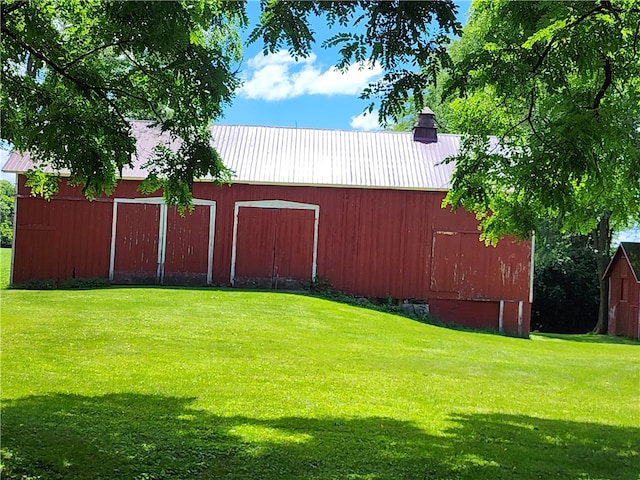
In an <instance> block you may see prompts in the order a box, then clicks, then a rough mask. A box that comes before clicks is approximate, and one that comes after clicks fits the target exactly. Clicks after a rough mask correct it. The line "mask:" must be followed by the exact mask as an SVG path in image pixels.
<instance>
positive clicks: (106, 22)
mask: <svg viewBox="0 0 640 480" xmlns="http://www.w3.org/2000/svg"><path fill="white" fill-rule="evenodd" d="M0 16H1V19H2V20H1V33H2V46H1V48H0V54H1V56H2V78H1V80H2V81H1V88H0V108H1V110H2V117H3V118H2V127H3V128H2V138H3V139H4V140H6V141H8V142H9V143H10V144H12V145H13V146H14V148H15V149H17V150H20V151H25V152H26V151H28V152H29V153H30V155H31V157H32V159H33V160H35V161H36V162H37V163H39V164H40V165H41V166H43V167H46V166H48V167H50V168H52V169H54V170H61V169H66V170H68V171H69V172H70V174H71V180H72V182H73V183H74V184H82V185H83V189H84V193H85V195H86V196H87V197H89V198H93V197H95V196H97V195H100V194H101V193H103V192H106V193H110V192H112V191H113V189H114V187H115V185H116V178H117V174H118V173H119V172H120V171H121V170H122V168H123V167H124V166H126V165H130V164H131V161H132V155H133V154H134V153H135V140H134V139H133V138H132V136H131V131H130V126H129V125H130V122H129V119H130V118H145V119H151V120H152V121H153V124H156V125H160V127H161V128H162V130H163V131H167V132H169V133H170V135H171V137H172V138H174V139H179V141H180V142H181V146H180V147H179V149H178V151H177V152H172V151H171V150H169V149H168V148H166V147H162V146H161V147H159V148H158V150H157V152H156V156H155V159H154V160H152V162H151V163H150V164H149V165H148V168H149V171H150V177H149V179H148V182H147V183H146V184H145V185H144V187H145V189H146V190H152V189H156V188H159V187H164V196H165V200H166V201H167V203H168V204H182V205H184V204H188V203H189V201H190V199H191V194H190V190H191V185H192V182H193V179H194V177H204V176H207V175H210V176H211V177H213V178H214V179H217V180H225V179H226V178H228V175H229V172H228V170H227V169H226V168H225V167H224V165H223V163H222V161H221V159H220V157H219V155H218V154H217V153H216V151H215V150H214V149H213V148H212V146H211V142H210V140H211V139H210V133H209V129H208V125H209V122H210V121H212V120H213V119H215V118H217V117H218V116H220V114H221V112H222V108H223V106H224V105H225V104H227V103H228V102H230V100H231V98H232V96H233V92H234V91H235V89H236V87H237V86H238V85H239V80H238V78H237V76H236V73H235V69H236V63H237V62H238V61H239V60H240V54H241V43H240V41H239V35H238V31H237V27H238V26H241V25H244V24H245V23H246V17H245V13H244V5H243V4H242V3H237V2H224V1H214V0H211V1H208V0H202V1H199V2H190V1H189V2H187V1H184V2H112V1H107V0H39V1H37V2H34V1H26V0H7V1H4V0H3V2H2V4H1V11H0ZM30 184H31V185H32V186H34V187H35V188H36V190H39V191H41V192H43V193H47V194H52V193H55V191H56V188H57V187H56V184H55V182H54V183H52V182H51V177H48V176H43V175H39V176H33V177H32V178H31V180H30Z"/></svg>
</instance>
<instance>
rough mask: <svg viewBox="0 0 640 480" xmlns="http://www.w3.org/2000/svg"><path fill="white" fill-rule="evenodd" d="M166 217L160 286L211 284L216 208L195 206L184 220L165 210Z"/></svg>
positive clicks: (174, 210) (175, 212)
mask: <svg viewBox="0 0 640 480" xmlns="http://www.w3.org/2000/svg"><path fill="white" fill-rule="evenodd" d="M166 215H167V216H166V225H167V227H166V235H165V245H164V259H163V260H164V261H163V262H162V271H161V283H162V284H163V285H192V286H198V285H208V284H210V283H211V270H212V262H213V235H214V228H213V227H214V225H215V205H202V204H200V205H198V204H196V205H195V206H194V210H193V211H192V212H191V213H186V214H185V215H184V216H180V215H179V214H178V212H177V211H176V209H175V208H168V209H167V214H166Z"/></svg>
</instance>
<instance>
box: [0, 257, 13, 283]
mask: <svg viewBox="0 0 640 480" xmlns="http://www.w3.org/2000/svg"><path fill="white" fill-rule="evenodd" d="M10 274H11V249H10V248H0V289H3V288H7V286H8V285H9V277H10Z"/></svg>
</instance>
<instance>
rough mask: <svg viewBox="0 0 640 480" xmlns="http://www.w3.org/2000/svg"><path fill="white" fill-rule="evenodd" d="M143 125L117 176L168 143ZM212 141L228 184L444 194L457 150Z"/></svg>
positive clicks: (392, 144) (133, 174)
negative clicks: (130, 161)
mask: <svg viewBox="0 0 640 480" xmlns="http://www.w3.org/2000/svg"><path fill="white" fill-rule="evenodd" d="M149 125H150V123H149V122H142V121H135V122H133V123H132V128H133V134H134V136H135V137H136V139H137V158H134V167H133V168H125V169H124V171H123V172H122V176H123V178H126V179H142V178H145V177H146V172H145V171H144V170H143V169H142V168H141V165H142V164H144V163H145V162H146V161H147V160H148V159H149V158H150V157H151V156H152V154H153V149H154V147H155V146H156V145H157V144H158V143H160V142H168V141H169V137H168V135H167V134H164V135H161V134H160V130H159V128H149ZM212 137H213V143H214V145H215V147H216V149H217V150H218V152H219V153H220V155H221V157H222V159H223V161H224V163H225V165H226V166H227V167H229V168H230V169H231V170H232V171H233V172H234V173H235V174H234V178H233V181H234V182H236V183H256V184H276V185H320V186H344V187H360V188H363V187H369V188H392V189H419V190H447V189H449V187H450V185H451V184H450V182H451V174H452V171H453V164H443V163H442V162H443V160H445V159H446V158H448V157H451V156H453V155H456V154H457V153H458V151H459V148H460V136H458V135H448V134H439V135H438V141H437V142H436V143H421V142H416V141H414V140H413V135H412V133H411V132H386V131H382V132H380V131H376V132H363V131H355V130H353V131H346V130H321V129H308V128H288V127H259V126H240V125H214V126H213V127H212ZM172 146H173V147H174V148H175V147H176V146H177V143H176V142H174V143H173V145H172ZM32 167H33V163H32V162H31V160H30V158H29V156H28V154H25V155H22V154H19V153H13V154H12V155H11V156H10V158H9V160H8V161H7V163H6V164H5V167H4V170H5V171H7V172H16V173H22V172H26V171H27V170H28V169H30V168H32ZM62 173H64V172H62Z"/></svg>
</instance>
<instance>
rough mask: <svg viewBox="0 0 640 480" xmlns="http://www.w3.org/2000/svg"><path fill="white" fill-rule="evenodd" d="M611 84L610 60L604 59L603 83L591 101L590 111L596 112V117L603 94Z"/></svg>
mask: <svg viewBox="0 0 640 480" xmlns="http://www.w3.org/2000/svg"><path fill="white" fill-rule="evenodd" d="M612 83H613V73H612V71H611V60H610V59H609V58H608V57H606V58H605V59H604V81H603V82H602V86H601V87H600V90H598V93H596V97H595V99H594V101H593V107H591V110H595V111H596V115H598V109H599V108H600V103H601V102H602V99H603V98H604V94H605V93H606V92H607V89H608V88H609V87H610V86H611V84H612Z"/></svg>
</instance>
